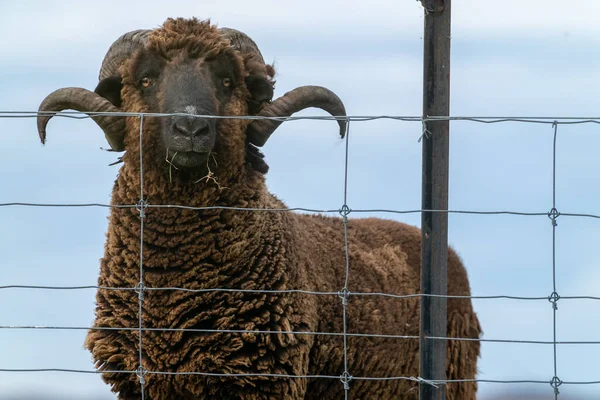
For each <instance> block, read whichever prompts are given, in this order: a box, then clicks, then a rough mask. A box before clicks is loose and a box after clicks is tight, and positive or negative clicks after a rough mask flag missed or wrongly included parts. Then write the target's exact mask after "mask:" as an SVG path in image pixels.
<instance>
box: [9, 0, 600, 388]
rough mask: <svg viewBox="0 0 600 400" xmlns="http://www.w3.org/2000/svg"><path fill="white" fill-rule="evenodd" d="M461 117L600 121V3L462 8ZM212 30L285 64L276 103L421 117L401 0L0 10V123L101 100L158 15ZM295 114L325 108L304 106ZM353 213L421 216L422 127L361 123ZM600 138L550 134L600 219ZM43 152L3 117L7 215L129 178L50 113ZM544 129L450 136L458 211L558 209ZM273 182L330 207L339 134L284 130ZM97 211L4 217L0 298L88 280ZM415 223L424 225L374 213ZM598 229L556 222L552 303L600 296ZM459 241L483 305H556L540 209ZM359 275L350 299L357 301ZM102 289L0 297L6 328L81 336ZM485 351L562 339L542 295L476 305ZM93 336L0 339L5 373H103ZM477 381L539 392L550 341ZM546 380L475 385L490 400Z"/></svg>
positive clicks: (455, 83) (356, 135)
mask: <svg viewBox="0 0 600 400" xmlns="http://www.w3.org/2000/svg"><path fill="white" fill-rule="evenodd" d="M452 12H453V15H452V19H453V27H452V64H451V71H452V73H451V76H452V78H451V80H452V86H451V114H452V115H454V116H551V117H552V116H576V117H579V116H594V115H596V116H597V115H599V114H600V113H598V107H597V105H598V101H597V93H598V89H600V87H599V83H598V82H599V78H600V76H599V75H600V73H599V69H598V67H597V66H598V65H599V63H600V52H599V48H600V25H599V24H598V21H597V16H598V14H599V13H600V2H597V1H595V0H582V1H578V2H576V4H575V3H572V2H570V3H569V2H564V1H557V0H545V1H542V0H527V1H526V2H523V1H521V0H520V1H517V0H503V1H502V2H498V1H490V0H484V1H482V0H479V1H475V0H461V1H458V0H455V1H454V4H453V10H452ZM179 16H181V17H191V16H197V17H200V18H211V19H212V21H213V22H215V23H217V24H218V25H219V26H230V27H235V28H237V29H240V30H242V31H245V32H246V33H248V34H249V35H250V36H252V37H253V39H255V41H256V42H257V43H258V45H259V47H260V48H261V51H262V53H263V55H264V57H265V59H266V60H267V61H274V62H275V64H276V69H277V71H278V76H277V87H276V95H281V94H283V93H285V92H286V91H288V90H290V89H292V88H294V87H296V86H299V85H306V84H314V85H323V86H326V87H329V88H330V89H332V90H333V91H335V92H336V93H337V94H338V95H339V96H340V97H341V98H342V99H343V100H344V102H345V104H346V108H347V111H348V113H349V114H350V115H384V114H388V115H412V116H418V115H420V113H421V109H422V97H421V96H422V51H423V38H422V36H423V35H422V33H423V11H422V8H421V6H420V3H419V2H417V1H414V0H404V1H380V0H369V1H360V2H359V1H348V0H346V1H314V0H305V1H301V2H291V1H260V0H255V1H252V2H245V1H229V2H226V3H224V2H202V1H197V0H194V1H170V2H167V3H158V2H157V3H149V2H147V1H146V2H144V1H128V2H120V1H108V0H105V1H102V2H82V1H58V2H56V1H55V2H46V1H28V2H22V1H3V2H2V3H1V4H0V37H2V38H3V40H2V41H0V54H1V55H2V61H1V62H0V80H1V83H2V91H1V92H0V110H5V111H21V110H23V111H34V110H37V108H38V106H39V103H40V102H41V100H42V99H43V98H44V97H45V96H46V95H47V94H48V93H50V92H51V91H53V90H55V89H57V88H60V87H65V86H80V87H85V88H88V89H91V90H93V89H94V87H95V85H96V83H97V76H98V70H99V67H100V63H101V61H102V59H103V57H104V54H105V52H106V50H107V49H108V47H109V46H110V44H111V43H112V42H113V41H114V40H115V39H116V38H117V37H118V36H120V35H121V34H122V33H124V32H126V31H129V30H133V29H138V28H152V27H156V26H158V25H160V24H161V23H162V22H163V21H164V20H165V19H166V18H167V17H179ZM303 114H304V115H323V113H322V112H320V111H315V110H310V111H307V112H304V113H303ZM350 129H351V139H350V168H349V183H348V184H349V194H348V204H349V206H350V207H351V208H354V209H359V208H371V209H372V208H384V209H396V210H409V209H418V208H420V204H421V200H420V199H421V195H420V189H421V144H420V143H418V141H417V140H418V138H419V136H420V134H421V126H420V124H419V123H414V122H397V121H381V120H380V121H373V122H360V123H358V122H357V123H352V125H351V128H350ZM599 130H600V127H598V126H596V125H575V126H559V131H558V142H557V143H558V150H557V208H558V210H559V211H561V212H571V213H576V212H578V213H595V214H600V209H599V206H598V198H599V196H600V185H599V183H600V182H599V179H598V171H600V158H599V157H598V156H597V153H598V149H600V132H599ZM48 132H49V140H48V144H47V145H46V146H45V147H42V146H41V144H40V143H39V140H38V136H37V132H36V126H35V119H14V118H11V119H8V118H0V135H1V138H2V146H1V147H0V170H1V171H3V184H2V190H1V191H0V203H7V202H40V203H88V202H93V203H108V202H109V199H110V197H109V196H110V192H111V189H112V185H113V182H114V179H115V176H116V174H117V170H118V166H112V167H109V166H108V164H109V163H111V162H113V161H115V159H116V156H115V155H114V154H111V153H108V152H104V151H101V150H99V149H100V147H106V146H107V145H106V143H105V141H104V138H103V134H102V133H101V131H100V129H99V128H98V127H97V126H96V125H95V124H94V123H93V122H92V121H90V120H82V121H78V120H70V119H64V118H60V119H59V118H55V119H54V120H53V121H52V122H51V123H50V125H49V129H48ZM552 134H553V131H552V128H551V127H550V126H549V125H537V124H520V123H505V124H497V125H483V124H478V123H474V122H453V123H452V124H451V160H450V168H451V169H450V208H451V209H460V210H480V211H484V210H485V211H489V210H513V211H528V212H547V211H549V210H550V208H551V207H552ZM264 150H265V153H266V157H267V158H266V160H267V162H268V163H269V164H270V167H271V170H270V172H269V174H268V181H267V182H268V185H269V187H270V189H271V190H272V191H273V192H274V193H276V194H277V195H278V196H279V197H281V198H282V199H283V200H284V201H285V202H286V203H287V205H288V206H290V207H310V208H320V209H331V208H339V207H340V206H341V205H342V201H343V197H342V196H343V171H344V168H343V160H344V144H343V142H342V141H340V139H339V138H338V137H337V134H336V126H335V124H334V123H333V122H331V121H325V122H324V121H294V122H288V123H286V124H284V126H282V127H281V128H280V129H279V130H278V131H277V134H276V135H275V136H274V137H273V138H272V139H271V140H270V142H269V143H268V144H267V145H266V146H265V148H264ZM107 215H108V209H106V208H51V209H50V208H29V207H0V221H1V223H0V254H2V261H0V264H1V271H2V274H1V275H0V285H11V284H20V285H59V286H68V285H95V284H96V279H97V274H98V264H99V262H98V260H99V258H100V257H102V254H103V243H104V238H105V232H106V229H107V220H106V216H107ZM381 216H383V217H386V218H393V219H397V220H400V221H405V222H408V223H411V224H415V225H419V224H420V215H419V214H406V215H389V214H385V215H383V214H382V215H381ZM599 224H600V221H599V220H593V219H582V218H568V217H560V218H559V220H558V227H557V238H556V240H557V252H556V268H557V274H556V276H557V290H558V293H559V294H560V295H562V296H573V295H587V296H600V287H599V285H598V282H600V269H599V268H598V267H600V263H599V262H598V257H597V255H596V254H595V250H594V249H596V248H597V247H598V246H597V240H598V237H599V235H598V234H599V233H600V229H599ZM449 237H450V243H451V245H452V246H454V248H455V249H457V251H458V252H459V254H460V255H461V256H462V258H463V260H464V262H465V264H466V266H467V269H468V272H469V276H470V278H471V286H472V290H473V294H474V295H498V294H504V295H515V296H548V295H549V294H550V293H551V292H552V252H551V249H552V228H551V222H550V220H549V219H548V218H547V217H546V216H541V217H518V216H479V215H477V216H476V215H451V216H450V228H449ZM352 279H359V278H358V277H355V278H353V277H352V275H351V276H350V290H352ZM94 296H95V292H94V291H93V290H81V291H45V290H16V289H5V290H0V304H2V307H0V325H2V326H15V325H46V326H77V327H87V326H90V325H91V323H92V321H93V310H94ZM474 304H475V308H476V311H477V312H478V314H479V317H480V320H481V323H482V326H483V329H484V331H485V335H484V337H485V338H487V339H518V340H543V341H549V340H552V307H551V304H550V303H549V302H548V301H546V300H542V301H515V300H474ZM599 305H600V304H599V303H598V302H597V301H594V300H560V301H559V308H558V312H557V338H558V340H560V341H600V318H599V317H598V315H599V313H598V307H599ZM85 334H86V331H85V330H58V331H50V330H14V329H0V369H3V368H68V369H81V370H93V365H92V363H91V357H90V355H89V353H88V352H87V351H85V350H83V340H84V337H85ZM599 358H600V349H599V346H598V345H587V346H584V345H561V346H559V347H558V353H557V361H558V376H559V377H560V378H561V379H562V380H563V381H597V380H600V372H599V371H598V367H597V360H598V359H599ZM479 369H480V374H479V375H478V378H480V379H492V380H544V381H549V380H550V379H551V378H552V376H553V374H554V371H553V350H552V346H551V345H537V344H504V343H484V344H483V347H482V357H481V359H480V362H479ZM505 390H511V391H513V392H516V393H524V392H525V391H526V390H537V391H540V393H541V394H542V395H543V396H542V398H548V399H550V398H554V396H553V392H552V389H551V388H550V386H549V385H545V384H544V385H539V384H519V385H506V384H480V398H482V399H484V398H486V397H487V396H492V395H498V394H499V393H502V392H504V391H505ZM23 391H29V392H36V393H44V394H47V395H54V396H57V397H58V398H94V399H96V398H97V399H111V398H114V397H113V396H111V393H110V391H109V388H108V386H106V385H105V384H104V383H103V382H102V381H101V379H100V376H98V375H95V374H68V373H9V372H5V373H2V372H0V397H2V398H6V397H7V396H9V394H10V393H18V392H21V393H22V392H23ZM561 394H563V395H565V396H564V398H567V396H571V397H572V398H578V399H581V398H583V397H584V395H589V396H590V398H598V397H599V396H600V385H585V386H579V387H578V386H573V385H563V386H561Z"/></svg>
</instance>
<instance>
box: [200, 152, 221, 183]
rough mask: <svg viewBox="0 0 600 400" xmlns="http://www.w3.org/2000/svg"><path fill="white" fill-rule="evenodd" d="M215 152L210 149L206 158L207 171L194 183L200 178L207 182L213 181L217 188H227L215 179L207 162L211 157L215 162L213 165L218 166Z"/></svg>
mask: <svg viewBox="0 0 600 400" xmlns="http://www.w3.org/2000/svg"><path fill="white" fill-rule="evenodd" d="M215 154H216V153H213V152H212V151H211V152H209V153H208V158H207V159H206V168H207V169H208V173H207V174H206V175H205V176H203V177H202V178H200V179H198V180H197V181H196V182H194V183H198V182H200V181H202V180H206V182H207V183H208V181H213V182H214V183H215V184H216V185H217V188H219V190H223V189H227V187H225V186H221V184H220V183H219V182H218V181H217V178H216V176H215V174H214V173H213V172H212V170H211V169H210V165H209V162H210V158H211V157H212V159H213V161H214V162H215V166H217V167H218V166H219V164H218V163H217V159H216V158H215Z"/></svg>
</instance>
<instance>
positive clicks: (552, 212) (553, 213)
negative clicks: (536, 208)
mask: <svg viewBox="0 0 600 400" xmlns="http://www.w3.org/2000/svg"><path fill="white" fill-rule="evenodd" d="M558 217H560V213H559V212H558V210H557V209H556V207H552V209H551V210H550V211H549V212H548V218H550V219H551V220H552V226H556V225H557V223H556V220H557V219H558Z"/></svg>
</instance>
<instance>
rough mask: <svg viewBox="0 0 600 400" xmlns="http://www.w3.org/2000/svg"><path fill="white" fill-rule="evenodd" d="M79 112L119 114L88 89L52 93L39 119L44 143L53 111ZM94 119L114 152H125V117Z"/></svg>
mask: <svg viewBox="0 0 600 400" xmlns="http://www.w3.org/2000/svg"><path fill="white" fill-rule="evenodd" d="M67 109H70V110H77V111H83V112H86V113H87V112H119V109H118V108H117V107H115V106H114V105H112V103H111V102H110V101H108V100H106V99H105V98H104V97H102V96H100V95H98V94H96V93H94V92H91V91H89V90H87V89H83V88H76V87H68V88H62V89H58V90H56V91H54V92H52V93H50V94H49V95H48V96H46V98H45V99H44V101H42V104H40V108H39V111H40V114H38V117H37V127H38V133H39V135H40V140H41V141H42V143H45V142H46V125H48V121H50V119H51V118H52V117H53V116H54V115H55V114H54V113H52V111H63V110H67ZM91 117H92V119H93V120H94V121H95V122H96V123H97V124H98V126H100V128H102V130H103V131H104V135H105V136H106V140H107V141H108V144H110V147H111V148H112V149H113V150H114V151H123V150H125V145H124V143H123V137H124V135H125V117H122V116H120V117H116V116H111V115H91Z"/></svg>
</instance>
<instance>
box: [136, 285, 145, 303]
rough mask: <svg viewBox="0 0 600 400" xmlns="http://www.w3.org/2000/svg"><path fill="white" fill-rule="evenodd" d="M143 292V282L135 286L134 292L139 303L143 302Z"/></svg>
mask: <svg viewBox="0 0 600 400" xmlns="http://www.w3.org/2000/svg"><path fill="white" fill-rule="evenodd" d="M144 290H146V286H144V283H143V282H139V283H138V284H137V285H135V289H134V291H135V292H136V293H137V294H138V298H139V299H140V301H142V300H144Z"/></svg>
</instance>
